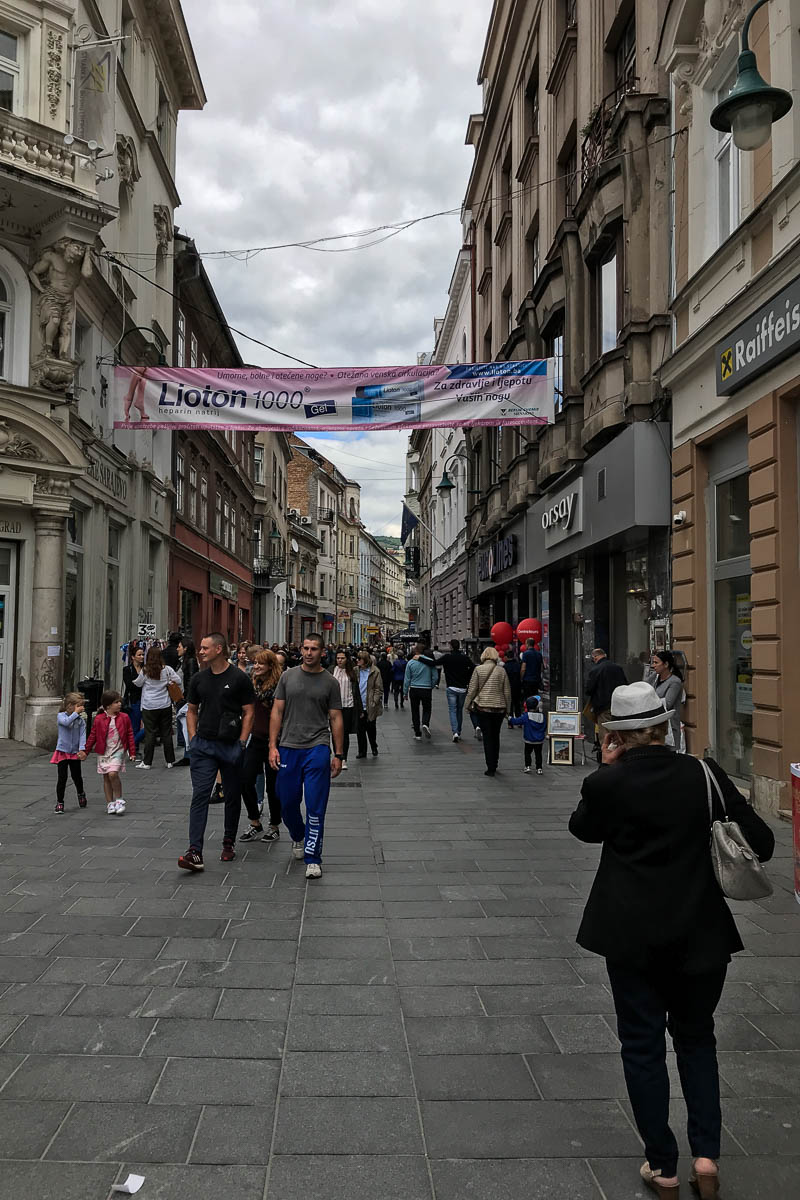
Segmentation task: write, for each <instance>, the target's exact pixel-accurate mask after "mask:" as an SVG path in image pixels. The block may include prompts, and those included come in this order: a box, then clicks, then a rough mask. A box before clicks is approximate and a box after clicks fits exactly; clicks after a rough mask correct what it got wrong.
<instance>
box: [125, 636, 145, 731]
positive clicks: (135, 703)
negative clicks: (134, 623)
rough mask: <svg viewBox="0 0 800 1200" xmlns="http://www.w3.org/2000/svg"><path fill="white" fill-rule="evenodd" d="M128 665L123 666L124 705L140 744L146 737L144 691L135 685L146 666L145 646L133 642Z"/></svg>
mask: <svg viewBox="0 0 800 1200" xmlns="http://www.w3.org/2000/svg"><path fill="white" fill-rule="evenodd" d="M128 654H129V659H128V663H127V666H125V667H123V668H122V707H123V709H124V710H125V711H126V712H127V713H128V716H129V717H130V720H131V728H132V729H133V740H134V742H135V743H136V745H137V746H138V745H139V743H140V742H141V741H142V740H143V738H144V724H143V722H142V693H141V692H140V691H139V689H138V688H137V687H136V686H135V684H134V680H135V679H136V676H137V675H139V674H141V672H142V669H143V667H144V647H143V646H137V645H136V643H135V642H133V643H131V646H130V648H129V651H128Z"/></svg>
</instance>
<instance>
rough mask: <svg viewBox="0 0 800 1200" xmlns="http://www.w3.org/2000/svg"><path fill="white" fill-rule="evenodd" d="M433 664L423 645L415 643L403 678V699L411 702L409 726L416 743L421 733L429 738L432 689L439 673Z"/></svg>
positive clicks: (437, 682)
mask: <svg viewBox="0 0 800 1200" xmlns="http://www.w3.org/2000/svg"><path fill="white" fill-rule="evenodd" d="M433 662H434V660H433V659H432V658H430V656H429V655H427V654H426V653H425V646H424V645H423V643H422V642H417V644H416V646H415V647H414V655H413V658H411V659H410V660H409V662H408V665H407V666H406V673H405V675H404V677H403V698H404V699H406V700H410V701H411V724H412V725H413V727H414V740H415V741H417V742H421V741H422V735H423V733H424V734H425V737H426V738H428V739H430V736H431V702H432V696H433V689H434V688H435V687H438V686H439V672H438V671H437V670H436V667H435V666H434V665H433ZM420 711H421V713H422V721H421V722H420Z"/></svg>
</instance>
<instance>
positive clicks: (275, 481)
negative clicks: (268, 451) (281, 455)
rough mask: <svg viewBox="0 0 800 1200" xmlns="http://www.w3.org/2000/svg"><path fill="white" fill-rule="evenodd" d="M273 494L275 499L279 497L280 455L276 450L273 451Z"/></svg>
mask: <svg viewBox="0 0 800 1200" xmlns="http://www.w3.org/2000/svg"><path fill="white" fill-rule="evenodd" d="M272 495H273V498H274V499H275V500H277V499H278V457H277V455H276V454H275V451H274V450H273V451H272Z"/></svg>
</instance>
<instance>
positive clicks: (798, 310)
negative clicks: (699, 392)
mask: <svg viewBox="0 0 800 1200" xmlns="http://www.w3.org/2000/svg"><path fill="white" fill-rule="evenodd" d="M799 349H800V279H795V280H793V281H792V283H790V284H788V285H787V286H786V287H785V288H783V290H782V291H780V292H778V294H777V296H773V297H772V299H771V300H768V301H767V303H766V304H763V305H762V306H761V308H759V309H757V310H756V311H755V312H754V313H753V314H752V315H751V316H749V317H748V318H747V320H746V321H742V323H741V325H737V326H736V328H735V329H734V330H733V331H732V332H731V333H729V334H728V336H727V337H726V338H723V339H722V341H721V342H718V343H717V345H716V348H715V350H714V356H715V367H716V375H717V395H718V396H730V395H731V393H732V392H735V391H737V390H738V389H739V388H740V387H743V386H744V384H746V383H749V381H750V380H751V379H754V378H755V377H756V376H757V375H762V374H763V373H764V371H766V370H767V369H768V368H769V367H772V366H774V365H775V364H776V363H779V362H780V361H781V359H784V358H788V356H789V355H790V354H794V353H795V351H797V350H799Z"/></svg>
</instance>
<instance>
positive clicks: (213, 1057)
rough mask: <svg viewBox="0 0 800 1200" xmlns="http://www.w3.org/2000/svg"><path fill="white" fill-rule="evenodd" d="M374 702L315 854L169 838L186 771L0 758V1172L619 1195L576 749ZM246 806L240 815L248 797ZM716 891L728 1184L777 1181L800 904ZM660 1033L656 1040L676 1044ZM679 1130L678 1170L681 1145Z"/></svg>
mask: <svg viewBox="0 0 800 1200" xmlns="http://www.w3.org/2000/svg"><path fill="white" fill-rule="evenodd" d="M432 733H433V737H432V740H430V741H427V740H425V741H422V742H415V741H414V740H413V735H412V731H411V727H410V714H409V712H408V710H406V711H404V712H401V711H395V709H394V708H393V707H391V708H390V710H389V711H388V712H386V713H385V714H384V715H383V716H382V717H381V718H380V720H379V721H378V745H379V755H378V757H377V758H373V757H371V756H370V757H369V758H367V759H365V760H363V761H358V762H357V761H356V760H355V757H354V756H353V757H352V758H351V761H350V765H349V769H348V770H347V771H346V772H345V773H343V774H342V775H341V776H340V777H339V778H338V779H337V780H335V781H334V783H333V786H332V794H331V801H330V805H329V808H328V819H327V825H326V832H325V844H324V874H323V876H322V878H321V879H319V880H311V881H308V882H307V881H306V879H305V877H304V870H303V864H302V863H300V862H295V861H294V860H293V859H292V857H291V843H290V839H289V838H288V836H287V835H286V833H285V831H283V833H282V836H281V839H280V841H278V842H274V843H269V844H263V843H260V842H255V843H251V844H247V845H241V844H239V845H237V858H236V861H234V862H232V863H222V862H220V861H219V852H220V843H221V834H222V827H221V820H222V812H221V806H214V807H212V809H211V818H210V821H209V830H208V834H207V839H206V850H205V863H206V865H205V871H204V873H202V874H197V875H188V874H187V873H186V872H182V871H179V870H178V868H177V858H178V855H179V854H180V853H181V852H182V851H183V850H184V848H185V845H186V823H187V814H188V805H189V795H190V779H189V772H188V771H177V770H176V771H171V772H170V773H169V774H167V772H166V770H165V768H164V763H163V759H162V758H161V755H160V751H158V752H157V755H156V760H155V764H154V767H153V769H152V771H150V772H143V771H131V770H130V769H129V770H128V771H127V773H126V774H125V777H124V783H125V796H126V800H127V813H126V814H125V815H124V816H121V817H115V816H108V815H107V814H106V810H105V804H104V803H103V802H102V788H101V786H100V780H99V777H98V776H97V775H95V774H94V773H93V772H92V771H91V770H89V769H87V770H86V772H85V778H86V780H87V785H88V786H87V792H88V796H89V805H88V808H87V809H85V810H80V809H79V808H78V807H77V803H76V800H75V792H74V790H73V789H71V788H70V789H68V791H67V811H66V812H65V813H64V815H63V816H58V815H55V814H54V812H53V802H54V784H55V770H54V768H53V767H52V766H51V765H50V763H49V761H48V760H49V755H48V754H46V753H43V752H38V751H32V752H31V753H30V754H25V753H22V752H19V751H17V752H16V753H15V754H14V755H13V757H12V756H11V755H9V756H8V758H7V759H5V760H3V756H4V755H5V750H0V760H2V761H3V769H2V771H1V772H0V843H2V845H0V1043H1V1045H0V1157H2V1159H4V1160H5V1161H3V1162H2V1163H0V1200H20V1197H30V1198H31V1200H111V1196H112V1192H111V1188H112V1185H113V1184H114V1183H119V1182H122V1181H124V1180H125V1179H126V1178H127V1177H128V1175H129V1174H130V1173H136V1174H139V1175H143V1176H144V1177H145V1182H144V1184H143V1186H142V1189H141V1191H140V1192H139V1193H138V1195H139V1196H140V1200H155V1198H158V1200H212V1198H213V1200H218V1198H219V1197H220V1196H224V1197H225V1198H226V1200H307V1198H308V1197H309V1196H320V1197H325V1198H326V1200H467V1198H470V1197H474V1198H475V1200H554V1198H556V1197H559V1198H561V1197H563V1198H564V1200H567V1198H568V1200H603V1198H605V1200H639V1198H641V1197H642V1196H643V1194H644V1189H643V1186H642V1183H641V1180H640V1179H639V1165H640V1163H641V1161H642V1157H643V1155H642V1150H641V1144H640V1141H639V1138H638V1136H637V1133H636V1131H635V1128H634V1126H633V1123H632V1117H631V1112H630V1109H629V1105H628V1101H627V1098H626V1091H625V1084H624V1080H623V1075H622V1069H621V1064H620V1059H619V1053H618V1043H617V1037H616V1033H615V1024H614V1016H613V1013H614V1007H613V1003H612V999H611V995H610V992H609V989H608V987H607V986H606V984H607V977H606V975H605V966H604V963H603V961H602V960H601V959H599V958H597V957H596V956H593V955H590V954H589V953H587V952H584V951H583V950H581V949H580V948H579V947H578V946H577V945H576V944H575V940H574V939H575V933H576V929H577V926H578V922H579V919H580V913H581V911H582V905H583V902H584V900H585V897H586V895H587V893H588V889H589V887H590V884H591V881H592V878H593V874H594V870H595V868H596V864H597V861H598V848H597V847H595V846H591V845H584V844H582V843H580V842H578V841H576V840H575V839H574V838H572V837H571V836H570V834H569V833H568V831H567V821H568V818H569V815H570V813H571V812H572V810H573V808H574V806H575V804H576V801H577V798H578V795H579V791H580V785H581V780H582V778H583V777H584V775H585V774H586V772H587V771H589V770H591V769H594V768H593V766H589V765H587V766H584V765H583V764H576V765H575V766H553V767H550V766H547V765H545V768H544V774H543V775H542V776H537V775H536V774H531V775H525V774H523V772H522V766H523V751H522V736H521V733H519V732H517V731H513V732H512V731H510V730H508V729H504V730H503V733H502V742H501V753H500V766H499V773H498V774H497V776H495V777H494V778H492V779H487V778H486V777H485V776H484V766H485V764H484V760H483V753H482V748H481V746H480V744H479V743H478V741H476V740H474V738H473V736H472V731H471V729H470V727H469V725H468V724H466V725H465V731H464V741H463V742H461V743H460V744H458V745H455V744H453V743H452V741H451V735H450V731H449V726H448V721H447V710H446V705H445V702H444V696H443V695H441V694H437V695H436V697H435V701H434V711H433V722H432ZM245 824H246V822H245V818H244V814H243V817H242V824H241V826H240V829H242V830H243V829H244V828H245ZM774 828H775V832H776V836H777V839H778V845H777V847H776V853H775V857H774V859H773V860H772V861H771V862H770V863H769V866H768V870H769V875H770V878H771V880H772V881H773V884H774V886H775V892H774V895H773V896H771V897H769V898H767V899H765V900H762V901H761V902H759V903H752V904H742V903H734V904H733V908H734V910H735V912H736V917H737V922H738V925H739V929H740V932H741V935H742V939H743V941H744V943H745V947H746V949H745V952H744V953H743V954H739V955H738V956H736V958H735V959H734V962H733V964H732V966H731V968H730V971H729V975H728V984H727V987H726V989H725V992H724V995H723V999H722V1003H721V1005H720V1008H719V1010H718V1017H717V1034H718V1045H719V1062H720V1073H721V1081H722V1095H723V1121H724V1129H723V1142H722V1159H721V1164H720V1166H721V1173H722V1180H723V1186H722V1192H721V1197H722V1200H781V1198H784V1197H785V1198H786V1200H789V1198H790V1197H797V1196H798V1195H800V911H799V910H798V905H797V903H796V901H795V899H794V894H793V891H792V883H791V867H792V861H791V848H790V827H789V826H788V825H786V824H775V825H774ZM670 1057H671V1056H670ZM672 1074H673V1076H674V1082H675V1091H676V1098H675V1099H674V1101H673V1109H674V1118H675V1120H674V1124H675V1127H676V1131H677V1129H678V1128H680V1129H681V1147H682V1148H681V1154H682V1157H681V1162H680V1167H679V1172H680V1176H681V1180H682V1190H681V1195H685V1196H688V1195H689V1194H690V1193H689V1189H688V1187H687V1184H686V1176H687V1170H688V1165H689V1158H688V1148H687V1145H686V1140H685V1132H684V1129H683V1126H684V1125H685V1119H684V1117H683V1116H682V1108H683V1105H682V1101H681V1100H680V1099H679V1088H678V1080H677V1073H676V1072H675V1071H674V1070H673V1071H672Z"/></svg>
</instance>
